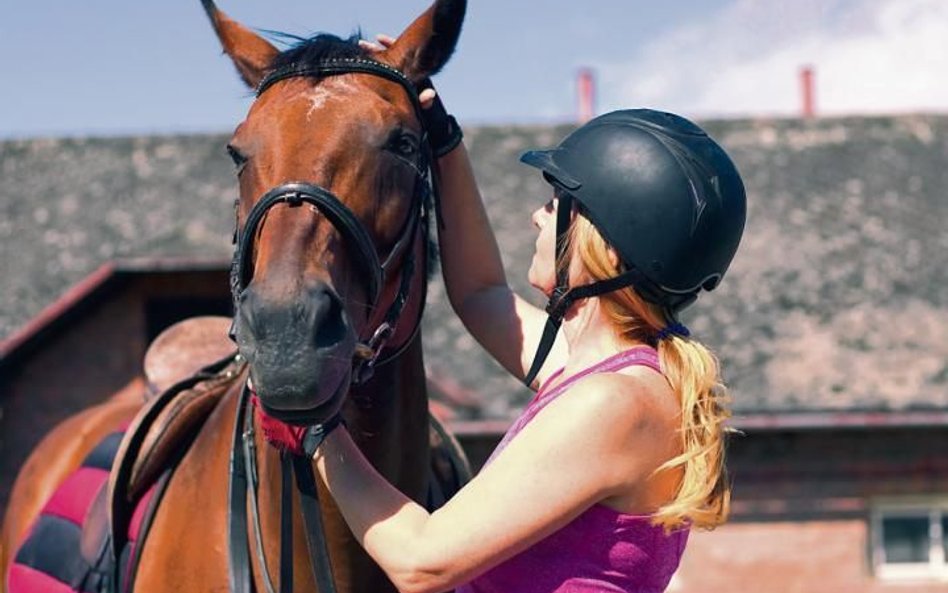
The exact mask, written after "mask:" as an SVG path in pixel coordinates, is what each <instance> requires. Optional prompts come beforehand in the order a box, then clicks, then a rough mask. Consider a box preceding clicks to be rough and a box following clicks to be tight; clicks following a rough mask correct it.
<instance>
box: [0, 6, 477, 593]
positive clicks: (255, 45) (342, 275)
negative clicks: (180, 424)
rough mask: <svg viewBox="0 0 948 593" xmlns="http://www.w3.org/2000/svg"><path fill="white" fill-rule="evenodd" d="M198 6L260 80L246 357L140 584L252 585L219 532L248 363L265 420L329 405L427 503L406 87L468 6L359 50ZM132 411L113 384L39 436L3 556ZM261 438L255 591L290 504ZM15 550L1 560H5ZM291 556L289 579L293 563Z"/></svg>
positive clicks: (296, 568) (173, 501)
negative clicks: (284, 37)
mask: <svg viewBox="0 0 948 593" xmlns="http://www.w3.org/2000/svg"><path fill="white" fill-rule="evenodd" d="M202 2H203V5H204V7H205V9H206V11H207V14H208V16H209V17H210V20H211V23H212V24H213V27H214V30H215V31H216V33H217V35H218V37H219V39H220V41H221V43H222V45H223V48H224V51H225V53H226V54H227V55H228V56H230V58H231V59H232V60H233V62H234V64H235V66H236V67H237V70H238V72H239V74H240V76H241V78H242V79H243V80H244V81H245V82H246V83H247V85H249V86H250V87H251V88H254V89H256V91H257V99H256V100H255V101H254V103H253V105H252V106H251V108H250V112H249V114H248V116H247V118H246V119H245V120H244V121H243V122H242V123H241V124H240V125H239V126H238V127H237V130H236V132H235V134H234V136H233V138H232V139H231V141H230V143H229V144H228V147H227V148H228V151H229V153H230V155H231V157H232V158H233V159H234V161H235V165H236V166H237V175H238V178H239V186H240V198H239V201H238V204H237V227H238V231H239V232H238V237H239V238H238V240H237V251H236V256H235V265H234V274H233V282H232V284H233V289H234V295H235V311H236V313H235V321H234V327H233V334H234V336H235V338H236V341H237V343H238V346H239V349H240V352H241V355H242V356H243V358H244V359H245V360H246V361H247V362H246V365H242V366H239V367H237V368H238V370H239V371H240V376H239V378H238V380H236V381H234V380H227V381H226V383H225V384H223V387H221V389H222V392H223V395H222V396H221V397H220V398H219V399H218V400H215V401H216V405H215V407H214V408H213V411H212V412H210V414H209V416H207V417H206V421H203V424H202V425H201V427H200V428H199V429H196V435H195V436H194V437H193V442H192V443H191V444H190V446H189V447H188V448H187V450H186V452H185V453H183V457H181V458H180V461H179V462H178V463H177V466H176V468H175V469H174V471H173V473H172V474H171V476H170V478H169V479H168V481H167V483H166V486H165V488H164V492H163V496H162V497H161V503H160V505H159V506H158V507H157V510H156V511H155V513H154V515H153V517H152V520H151V523H150V528H149V530H148V535H147V538H146V539H145V542H144V544H143V546H142V548H141V550H140V552H139V554H140V560H139V562H138V565H137V571H136V575H135V578H134V590H136V591H146V592H151V591H158V590H181V591H226V590H231V589H238V590H249V584H248V585H240V584H239V583H237V584H235V583H234V580H235V578H234V577H233V576H231V575H229V563H231V564H232V563H233V561H232V560H229V552H231V553H232V549H231V548H233V545H232V543H229V542H228V539H227V535H228V530H229V529H233V527H232V525H233V524H232V523H229V520H230V517H229V514H230V511H229V510H228V500H232V499H231V498H229V491H228V490H229V488H230V490H231V491H233V489H234V487H233V485H231V486H229V485H228V478H229V475H230V474H231V473H232V472H233V467H232V464H231V447H232V445H233V444H234V442H235V440H236V437H235V436H234V434H235V428H236V429H237V430H236V434H237V435H240V433H241V426H238V425H237V422H238V420H237V419H238V418H239V417H240V415H241V414H242V413H244V412H243V410H244V409H243V408H241V407H240V405H239V404H238V401H242V400H243V397H244V395H245V392H244V391H243V385H244V383H245V382H246V377H247V374H246V373H245V372H244V371H243V370H242V369H243V367H246V368H248V369H249V376H250V377H251V378H252V381H253V385H254V388H255V391H256V393H257V396H258V399H259V403H258V405H259V407H260V408H261V409H262V410H265V411H266V413H268V414H269V415H271V416H272V417H275V418H278V419H280V420H284V421H287V422H292V423H301V424H302V423H313V422H318V421H322V420H326V419H327V418H328V417H329V416H330V415H332V414H333V412H335V411H336V410H337V409H340V408H341V410H342V413H343V416H344V418H345V419H346V422H347V425H348V429H349V431H350V432H351V433H352V435H353V437H354V438H355V439H356V441H357V442H358V443H359V446H360V447H361V449H362V450H363V452H364V453H365V454H366V456H367V457H368V458H369V459H370V460H371V461H372V463H373V464H374V465H375V467H376V468H377V469H378V470H379V471H380V472H381V473H382V474H383V475H384V476H385V477H386V478H387V479H388V480H389V481H390V482H392V483H393V484H395V485H396V486H397V487H398V488H400V489H401V490H402V491H403V492H405V493H406V494H408V495H410V496H412V497H413V498H415V499H416V500H419V501H421V502H424V499H425V496H426V493H427V488H428V473H429V466H430V456H431V453H430V448H429V416H428V401H427V394H426V391H425V373H424V367H423V360H422V347H421V338H420V335H419V333H418V331H417V329H418V324H419V322H420V317H421V313H422V309H423V304H424V294H425V285H426V281H427V278H426V269H427V266H426V263H427V250H428V238H427V232H426V229H427V224H426V221H427V218H428V213H429V212H430V211H431V204H430V203H429V202H430V201H429V200H428V199H427V198H426V195H425V190H426V189H427V188H428V187H429V183H430V178H429V175H428V171H429V169H428V165H429V163H430V160H429V159H430V158H431V157H430V149H429V148H428V146H427V143H426V140H425V135H424V129H423V126H422V122H421V119H420V105H419V104H418V98H417V94H416V93H415V90H414V89H415V86H414V85H415V83H418V82H420V81H421V80H422V79H424V78H426V77H427V76H429V75H431V74H434V73H435V72H437V71H438V70H439V69H440V68H441V67H442V66H443V65H444V63H445V62H446V61H447V60H448V58H449V57H450V55H451V53H452V52H453V50H454V46H455V44H456V42H457V38H458V35H459V33H460V28H461V22H462V20H463V17H464V12H465V2H464V1H463V0H437V1H436V2H435V3H434V4H433V5H432V6H431V7H430V8H429V9H428V10H427V11H426V12H425V13H423V14H422V15H421V16H419V17H418V18H417V19H416V20H415V21H414V22H413V23H412V24H411V25H410V26H409V27H408V28H407V29H406V30H405V31H404V32H403V33H402V35H401V36H399V38H398V41H397V42H396V43H395V44H394V45H393V46H392V47H390V48H388V49H387V50H385V51H382V52H378V53H372V54H371V55H370V54H368V53H366V51H365V50H363V49H362V48H360V47H359V46H358V44H357V43H356V40H355V39H349V40H342V39H339V38H336V37H332V36H328V35H320V36H317V37H315V38H313V39H310V40H306V41H302V42H300V43H299V44H298V45H297V46H296V47H293V48H290V49H288V50H286V51H283V52H281V51H278V50H277V49H276V48H275V47H274V46H273V45H271V44H270V43H269V42H268V41H266V40H264V39H263V38H261V37H260V36H258V35H256V34H255V33H253V32H251V31H250V30H249V29H247V28H245V27H244V26H242V25H240V24H238V23H237V22H235V21H233V20H231V19H230V18H228V17H227V16H226V15H224V14H223V13H222V12H220V11H219V10H218V9H217V8H216V7H215V6H214V4H213V2H212V1H211V0H202ZM232 368H234V367H233V365H232ZM217 380H218V383H219V384H220V379H219V378H218V379H217ZM138 387H140V386H138ZM138 408H139V405H138V404H137V403H135V398H134V397H132V398H129V397H120V398H116V399H114V400H112V401H110V402H107V403H105V404H102V405H101V406H98V407H96V408H93V409H90V410H87V411H86V412H84V413H82V414H80V415H79V416H77V417H74V418H72V419H70V420H68V421H67V422H66V423H64V424H63V425H61V426H60V427H58V428H57V429H56V430H54V431H53V432H52V433H51V434H50V435H48V436H47V437H46V439H44V441H43V442H42V443H41V445H40V446H39V447H38V449H37V450H36V451H35V452H34V453H33V455H32V456H31V457H30V459H29V460H28V461H27V463H26V465H25V468H24V470H23V472H22V473H21V475H20V476H19V478H18V480H17V483H16V484H15V486H14V490H13V493H12V496H11V500H10V505H9V507H8V510H7V515H6V517H5V522H4V528H3V540H2V548H0V553H2V554H6V555H7V556H10V554H11V551H13V550H15V549H16V548H15V546H16V545H18V543H19V542H20V541H21V540H22V539H23V537H24V534H25V533H26V532H27V530H28V528H29V525H31V524H32V522H33V520H34V519H35V518H36V516H37V514H38V513H39V511H40V508H41V507H42V504H43V501H44V500H46V498H47V497H48V496H49V494H50V493H51V492H52V491H53V490H54V488H55V487H56V486H57V485H58V484H59V483H60V482H61V481H62V480H63V479H64V477H65V476H66V475H68V474H69V472H71V471H72V470H74V469H75V468H76V467H77V466H78V465H79V463H80V462H81V460H82V459H83V458H84V457H85V456H86V455H87V454H88V453H89V451H90V450H91V449H92V448H93V447H94V446H95V444H96V443H97V442H98V441H99V440H100V439H101V438H102V437H103V436H104V435H105V434H107V433H109V432H110V431H112V430H114V428H115V426H116V425H117V424H118V423H119V422H121V421H123V420H127V419H128V418H129V417H131V416H132V415H133V414H134V413H135V412H136V411H137V410H138ZM141 416H142V414H139V416H138V418H141ZM250 418H256V416H250ZM253 423H254V420H250V425H251V426H252V425H253ZM258 428H259V427H258ZM259 435H260V431H259V430H257V431H256V432H255V433H254V436H253V437H252V438H253V441H252V443H251V445H252V446H251V447H250V448H249V450H250V451H251V452H253V451H254V449H255V450H256V453H255V454H253V453H252V454H253V460H254V461H255V463H256V465H257V470H256V471H257V473H258V475H259V488H258V493H259V530H260V531H259V534H260V536H261V537H260V541H261V544H260V548H261V550H260V551H261V553H262V555H260V556H258V555H257V554H255V553H251V554H250V561H251V563H252V566H251V570H250V573H251V574H252V580H253V588H254V589H255V590H257V591H267V590H268V589H270V588H271V585H270V584H269V583H267V582H265V578H264V576H263V575H264V574H265V573H267V572H268V573H269V574H271V575H276V574H277V567H280V566H281V558H280V556H281V521H284V520H286V517H284V516H282V515H281V511H280V509H281V489H280V488H281V480H282V473H281V469H282V467H283V462H282V461H281V454H280V453H279V452H278V451H277V450H276V449H275V448H273V447H271V446H269V445H268V444H267V443H266V442H265V441H264V440H263V439H262V438H261V437H260V436H259ZM127 440H128V437H126V441H127ZM123 447H126V448H127V447H128V443H127V442H125V443H123ZM116 482H121V476H118V477H117V476H116V470H115V469H114V468H113V471H112V477H111V488H112V490H113V491H114V490H115V489H116V488H121V487H122V484H121V483H116ZM320 490H322V488H321V487H320ZM230 494H232V492H231V493H230ZM238 500H242V499H238ZM295 500H296V501H297V502H296V504H297V505H299V504H300V503H299V501H300V497H299V496H296V497H295ZM239 506H243V505H239ZM320 506H321V510H322V513H321V515H322V521H323V524H324V528H325V532H326V541H327V543H328V547H329V553H330V557H331V563H332V572H333V574H334V576H335V582H336V586H337V589H338V590H339V591H360V592H361V591H366V592H368V591H373V592H374V591H390V590H393V587H392V586H391V584H390V583H389V582H388V580H387V579H386V577H385V576H384V574H383V573H382V572H381V570H380V569H379V568H378V567H377V566H375V564H374V563H373V562H372V561H371V559H370V558H369V557H368V556H367V555H366V554H365V553H364V551H363V550H362V549H361V548H360V547H359V545H358V544H357V543H356V541H355V540H354V539H353V537H352V536H351V534H350V533H349V531H348V529H347V527H346V525H345V523H344V522H343V520H342V518H341V515H340V514H339V512H338V510H337V509H336V508H335V507H334V505H333V504H332V501H331V500H328V497H327V496H322V497H321V499H320ZM296 508H299V507H298V506H297V507H296ZM241 510H242V511H245V510H246V509H241ZM113 519H114V518H113ZM290 519H291V520H292V530H291V532H289V533H291V536H290V537H289V539H291V540H292V543H293V545H292V550H293V554H292V562H290V563H288V564H290V565H291V566H292V579H290V580H291V581H292V590H294V591H315V590H317V585H316V582H315V579H314V577H313V574H312V571H311V568H310V558H309V556H308V554H307V545H306V538H305V537H304V532H305V531H306V529H307V527H306V526H305V524H304V520H303V518H302V517H301V515H300V513H298V512H297V513H294V514H293V515H291V516H290ZM246 531H247V533H238V534H237V536H238V539H240V540H241V541H242V542H243V543H245V544H246V543H247V542H254V541H255V536H256V535H257V534H256V533H254V528H253V522H251V525H250V526H249V527H248V528H247V529H246ZM249 547H250V549H251V550H253V549H254V546H253V544H250V546H249ZM10 561H11V558H10V557H0V569H3V571H4V574H5V573H6V569H7V566H8V564H9V562H10ZM284 570H285V568H284V567H281V568H280V571H279V572H280V574H281V576H282V574H289V573H284ZM274 580H276V579H274ZM285 585H286V584H285V583H280V590H281V591H282V590H284V589H285V588H286V587H285ZM0 589H2V585H0ZM10 593H16V592H14V591H11V592H10ZM323 593H325V592H323Z"/></svg>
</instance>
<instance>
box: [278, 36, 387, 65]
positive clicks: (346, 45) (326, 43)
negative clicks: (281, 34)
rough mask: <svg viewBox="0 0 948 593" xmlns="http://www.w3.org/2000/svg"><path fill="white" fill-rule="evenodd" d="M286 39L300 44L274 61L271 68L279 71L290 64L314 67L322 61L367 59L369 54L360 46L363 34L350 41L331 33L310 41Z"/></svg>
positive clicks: (315, 37)
mask: <svg viewBox="0 0 948 593" xmlns="http://www.w3.org/2000/svg"><path fill="white" fill-rule="evenodd" d="M285 37H288V38H292V39H296V40H297V41H298V43H296V45H294V46H293V47H291V48H289V49H287V50H285V51H283V52H281V53H280V54H279V55H277V57H276V58H274V59H273V63H271V64H270V66H271V68H273V69H274V70H277V69H279V68H282V67H284V66H289V65H290V64H296V65H301V66H313V65H316V64H317V63H318V62H320V61H322V60H328V59H349V58H365V57H368V56H369V52H368V51H367V50H365V49H363V48H362V47H360V46H359V39H361V38H362V35H361V33H359V32H356V33H353V34H352V36H350V37H349V38H348V39H342V38H340V37H337V36H335V35H331V34H329V33H319V34H317V35H315V36H313V37H310V38H309V39H302V38H299V37H295V36H289V35H286V36H285Z"/></svg>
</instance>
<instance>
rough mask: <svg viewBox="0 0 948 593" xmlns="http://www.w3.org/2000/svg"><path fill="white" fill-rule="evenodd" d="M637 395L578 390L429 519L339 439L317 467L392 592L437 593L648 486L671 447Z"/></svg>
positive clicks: (581, 386)
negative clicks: (602, 504)
mask: <svg viewBox="0 0 948 593" xmlns="http://www.w3.org/2000/svg"><path fill="white" fill-rule="evenodd" d="M646 384H647V381H641V380H635V379H633V378H631V377H628V376H616V375H611V376H607V375H595V376H592V377H588V378H586V379H584V380H582V381H580V382H578V383H577V384H576V386H575V387H574V388H572V389H571V390H570V391H569V393H567V394H564V395H563V396H561V397H560V398H558V399H557V400H556V401H554V402H553V403H551V404H550V405H549V406H547V407H546V408H545V409H544V410H543V411H542V412H540V414H538V415H537V416H536V418H534V420H533V421H532V422H531V423H530V424H529V425H527V427H526V428H524V429H523V431H522V432H521V433H520V434H519V435H518V436H517V438H515V439H514V440H513V441H511V443H510V445H509V446H508V447H507V448H506V449H505V450H504V451H503V452H501V453H500V455H498V456H497V458H495V459H494V461H493V462H492V463H491V464H490V465H488V466H487V467H486V468H484V470H483V471H482V472H481V473H480V474H479V475H478V476H477V477H475V478H474V479H473V480H472V481H471V482H470V483H469V484H468V485H466V486H465V487H464V488H463V489H462V490H461V491H460V492H459V493H458V494H457V495H456V496H455V497H454V498H452V499H451V500H450V501H449V502H448V503H447V504H446V505H445V506H444V507H442V508H441V509H439V510H437V511H436V512H434V513H433V514H429V513H428V512H427V511H425V510H424V509H423V508H422V507H421V506H419V505H418V504H416V503H414V502H413V501H411V500H410V499H409V498H407V497H406V496H404V495H403V494H401V493H400V492H399V491H398V490H397V489H395V488H394V487H393V486H391V485H390V484H389V483H388V482H387V481H386V480H385V479H384V478H383V477H381V476H380V475H379V474H378V473H377V472H376V471H375V470H374V469H373V468H372V466H371V465H370V464H369V463H368V461H366V460H365V458H364V457H363V456H362V454H361V452H360V451H359V450H358V449H357V448H356V445H355V444H354V443H353V441H352V439H351V438H350V437H349V434H348V433H347V432H346V431H344V430H337V431H334V432H333V433H331V434H330V436H329V437H328V438H327V439H326V441H325V442H324V444H323V445H322V447H321V448H320V449H319V450H318V452H317V454H316V456H315V460H316V463H317V468H318V470H319V472H320V474H321V476H322V478H323V479H324V480H325V482H326V484H327V485H328V487H329V490H330V492H331V494H332V497H333V499H334V500H335V501H336V503H337V504H338V505H339V508H340V509H341V511H342V514H343V516H344V517H345V519H346V522H347V523H348V525H349V527H350V529H351V530H352V532H353V534H354V535H355V537H356V538H357V539H358V541H359V542H360V543H361V544H362V545H363V546H364V547H365V549H366V550H367V551H368V553H369V554H370V555H371V556H372V557H373V559H375V561H376V562H378V564H379V565H380V566H381V567H382V569H383V570H384V571H385V572H386V574H387V575H388V576H389V578H390V579H391V580H392V581H393V582H394V584H395V585H396V587H398V589H399V590H400V591H403V592H410V593H429V592H435V591H444V590H448V589H451V588H453V587H455V586H457V585H459V584H462V583H465V582H468V581H469V580H471V579H472V578H473V577H475V576H477V575H479V574H481V573H483V572H485V571H486V570H488V569H490V568H492V567H493V566H495V565H497V564H498V563H500V562H502V561H503V560H505V559H507V558H510V557H511V556H513V555H514V554H516V553H518V552H520V551H522V550H524V549H526V548H527V547H528V546H530V545H531V544H533V543H535V542H536V541H538V540H540V539H541V538H543V537H545V536H547V535H549V534H551V533H553V532H554V531H555V530H557V529H559V528H560V527H562V526H563V525H565V524H566V523H567V522H569V521H570V520H572V519H573V518H575V517H576V516H577V515H579V514H580V513H581V512H583V511H584V510H585V509H587V508H589V507H590V506H591V505H592V504H594V503H596V502H598V501H602V500H604V499H608V498H610V497H613V496H616V495H628V493H629V492H630V490H631V489H634V488H640V487H641V484H643V483H645V482H646V481H647V479H648V476H649V475H650V473H651V472H652V470H654V468H656V467H658V465H660V463H661V462H662V461H664V459H667V458H668V457H669V456H670V452H673V451H674V450H675V449H674V447H675V438H676V436H675V432H674V428H673V427H672V428H669V426H668V425H667V423H665V424H663V423H662V422H660V421H655V420H653V419H654V418H659V417H660V416H659V415H658V414H656V413H655V412H654V410H655V409H656V408H655V406H654V405H652V404H650V403H649V402H650V401H654V400H655V398H654V397H653V396H652V395H650V394H649V393H648V391H647V389H646V388H645V387H644V385H646ZM663 395H667V394H666V393H664V392H663ZM662 441H665V442H666V444H665V445H663V444H662Z"/></svg>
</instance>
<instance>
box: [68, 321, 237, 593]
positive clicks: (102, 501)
mask: <svg viewBox="0 0 948 593" xmlns="http://www.w3.org/2000/svg"><path fill="white" fill-rule="evenodd" d="M229 326H230V320H229V319H227V318H224V317H197V318H193V319H187V320H185V321H182V322H180V323H178V324H176V325H173V326H171V327H170V328H168V329H166V330H165V331H164V332H162V333H161V334H160V335H159V336H158V338H156V339H155V340H154V342H152V344H151V345H150V346H149V348H148V350H147V352H146V355H145V361H144V371H145V377H146V382H147V385H148V393H147V394H146V403H145V406H144V407H143V408H142V409H141V410H140V411H139V412H138V413H137V414H136V416H135V418H134V419H133V420H132V422H131V423H130V424H129V426H128V428H127V430H126V432H125V435H124V437H123V438H122V441H121V444H120V445H119V447H118V450H117V451H116V453H115V458H114V460H113V462H112V471H111V474H110V477H109V482H108V485H107V487H105V488H102V489H101V490H100V491H99V494H98V496H97V497H96V499H95V500H94V501H93V504H92V507H91V508H90V509H89V512H88V513H87V515H86V523H85V525H84V526H83V532H82V538H81V540H80V552H81V555H82V558H83V559H84V560H85V561H86V562H87V563H88V564H89V565H90V566H92V567H95V570H94V572H95V573H96V576H95V578H94V579H92V580H94V581H96V582H97V583H98V584H99V587H98V590H99V591H112V592H115V593H117V592H120V591H126V590H131V580H132V579H133V578H134V574H135V567H136V565H137V562H138V554H137V553H136V552H138V551H140V549H141V546H140V545H134V540H137V541H138V542H142V541H144V539H145V537H146V536H147V532H148V527H150V519H151V516H152V515H153V513H154V510H155V509H156V508H157V506H158V503H159V502H160V500H161V494H162V493H163V492H164V488H165V486H166V485H167V483H168V480H169V478H170V477H171V473H172V472H173V470H174V468H175V467H176V466H177V464H178V462H179V461H180V459H181V457H183V455H184V453H186V452H187V450H188V448H189V447H190V445H191V442H192V441H193V440H194V438H195V437H196V436H197V434H198V431H199V430H200V429H201V427H202V426H203V425H204V421H205V420H207V417H208V416H209V415H210V414H211V412H212V411H213V410H214V408H215V407H216V406H217V404H218V403H219V402H220V400H221V398H222V397H223V396H224V394H225V393H226V392H227V389H228V388H229V387H230V385H231V384H232V382H233V380H234V378H235V377H236V376H237V375H238V374H240V373H241V372H242V371H243V367H244V366H245V365H244V363H243V361H242V359H241V358H240V356H239V355H238V354H237V353H236V351H235V349H234V345H233V343H232V342H231V341H230V340H229V338H228V337H227V330H228V328H229ZM140 506H144V507H145V508H144V512H143V513H139V516H142V517H143V520H141V522H140V524H139V523H136V522H135V519H137V517H136V510H137V509H138V508H139V507H140ZM117 558H122V559H123V564H125V566H123V567H122V569H121V570H119V571H116V568H117V567H116V566H114V562H115V559H117ZM116 574H118V575H120V577H119V580H120V581H121V582H114V581H115V577H114V576H113V575H116ZM126 575H127V577H126ZM123 577H126V578H127V579H128V580H129V582H124V579H123Z"/></svg>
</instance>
